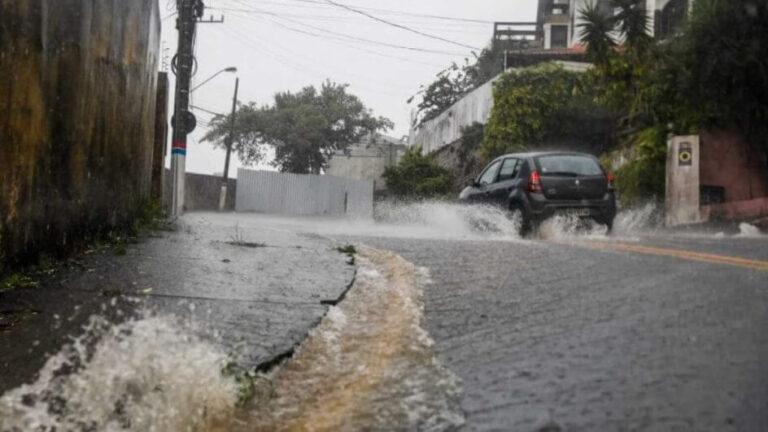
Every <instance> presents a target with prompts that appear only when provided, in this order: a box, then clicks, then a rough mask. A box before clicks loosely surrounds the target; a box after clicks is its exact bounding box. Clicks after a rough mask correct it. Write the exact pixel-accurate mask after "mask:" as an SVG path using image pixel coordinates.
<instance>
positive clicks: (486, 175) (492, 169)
mask: <svg viewBox="0 0 768 432" xmlns="http://www.w3.org/2000/svg"><path fill="white" fill-rule="evenodd" d="M499 165H501V161H496V162H494V163H492V164H490V165H489V166H488V168H486V169H485V171H483V174H482V175H481V176H480V179H479V180H478V181H477V183H478V184H480V186H485V185H489V184H491V183H493V182H495V181H496V173H497V172H498V171H499Z"/></svg>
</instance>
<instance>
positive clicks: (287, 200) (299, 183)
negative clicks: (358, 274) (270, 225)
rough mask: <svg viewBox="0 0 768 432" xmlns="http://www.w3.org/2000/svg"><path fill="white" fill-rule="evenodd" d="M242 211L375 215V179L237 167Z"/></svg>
mask: <svg viewBox="0 0 768 432" xmlns="http://www.w3.org/2000/svg"><path fill="white" fill-rule="evenodd" d="M237 181H238V187H237V199H236V204H235V208H236V210H237V211H238V212H243V211H251V212H259V213H272V214H287V215H297V216H309V215H322V216H343V215H348V216H355V217H372V215H373V182H371V181H366V180H352V179H345V178H340V177H334V176H329V175H323V176H318V175H303V174H289V173H278V172H272V171H252V170H247V169H242V168H241V169H239V170H238V171H237Z"/></svg>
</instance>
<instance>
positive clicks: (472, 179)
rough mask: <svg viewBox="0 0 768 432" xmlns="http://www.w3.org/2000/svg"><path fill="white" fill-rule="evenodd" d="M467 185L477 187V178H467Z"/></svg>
mask: <svg viewBox="0 0 768 432" xmlns="http://www.w3.org/2000/svg"><path fill="white" fill-rule="evenodd" d="M467 186H469V187H477V179H475V178H474V177H472V178H470V179H469V180H467Z"/></svg>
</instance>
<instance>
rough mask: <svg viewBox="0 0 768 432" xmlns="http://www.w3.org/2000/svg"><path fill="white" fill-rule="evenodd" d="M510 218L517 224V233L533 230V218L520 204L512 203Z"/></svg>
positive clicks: (522, 234)
mask: <svg viewBox="0 0 768 432" xmlns="http://www.w3.org/2000/svg"><path fill="white" fill-rule="evenodd" d="M509 218H510V219H512V220H513V221H514V222H515V223H516V224H517V233H518V234H520V235H521V236H524V235H527V234H528V233H530V232H531V227H532V226H531V219H530V218H529V217H528V216H527V215H526V214H525V211H524V210H523V208H522V207H521V206H520V205H519V204H512V205H511V206H510V207H509Z"/></svg>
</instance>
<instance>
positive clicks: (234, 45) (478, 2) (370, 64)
mask: <svg viewBox="0 0 768 432" xmlns="http://www.w3.org/2000/svg"><path fill="white" fill-rule="evenodd" d="M160 1H161V6H160V9H161V16H163V17H166V18H165V19H164V20H163V46H164V47H165V49H166V50H167V56H168V58H170V57H172V56H173V54H174V53H175V51H176V40H177V38H176V29H175V17H173V16H171V14H173V13H174V11H175V6H174V5H175V3H176V2H175V1H171V0H160ZM334 2H336V3H339V4H343V5H347V6H349V7H352V8H355V9H359V10H361V11H363V12H366V13H368V14H370V15H373V16H375V17H378V18H382V19H384V20H387V21H392V22H395V23H397V24H399V25H402V26H404V27H408V28H411V29H413V30H416V31H419V32H423V33H427V34H429V35H432V36H435V37H438V38H442V39H446V40H447V41H442V40H437V39H434V38H430V37H427V36H423V35H419V34H415V33H413V32H411V31H407V30H405V29H401V28H397V27H394V26H390V25H387V24H384V23H381V22H378V21H376V20H374V19H371V18H369V17H366V16H363V15H361V14H358V13H354V12H352V11H349V10H345V9H344V8H341V7H338V6H334V5H331V4H329V3H328V2H326V0H206V1H205V3H206V6H207V7H208V8H207V11H206V18H208V16H210V15H211V14H213V15H214V16H215V17H216V18H218V17H219V16H221V15H224V17H225V22H224V24H202V25H199V26H198V34H197V42H196V56H197V60H198V65H199V68H198V71H197V75H195V77H194V78H193V86H194V85H195V82H197V83H200V82H202V81H203V80H205V79H206V78H208V77H210V76H211V75H212V74H214V73H216V72H217V71H219V70H221V69H223V68H225V67H228V66H236V67H237V68H238V72H237V74H231V73H224V74H221V75H219V76H218V77H216V78H215V79H213V80H212V81H210V82H209V83H207V84H205V85H204V86H203V87H201V88H200V89H199V90H197V91H196V92H195V93H193V95H192V96H193V97H192V103H193V104H194V105H195V106H198V107H200V108H203V109H206V110H209V111H214V112H220V113H226V112H229V110H230V109H231V104H232V94H233V91H234V82H235V76H239V77H240V95H239V97H238V100H239V101H240V102H251V101H255V102H257V103H258V104H260V105H261V104H268V103H271V102H272V97H273V95H274V94H275V93H276V92H278V91H284V90H291V91H296V90H299V89H301V88H302V87H304V86H307V85H315V86H319V85H320V84H321V83H322V82H323V81H324V80H325V79H330V80H332V81H335V82H339V83H347V84H349V91H350V92H351V93H353V94H355V95H357V96H358V97H359V98H360V99H361V100H362V101H363V102H364V103H365V104H366V105H367V106H368V107H369V108H371V109H372V110H373V111H374V113H375V114H376V115H381V116H385V117H388V118H389V119H391V120H392V121H393V122H394V123H395V128H394V129H393V130H391V131H389V132H387V134H389V135H391V136H394V137H397V138H400V137H401V136H403V135H407V134H408V124H409V121H410V120H409V119H410V114H411V110H412V108H413V106H414V105H415V103H414V104H412V105H408V104H407V103H406V101H407V100H408V98H410V97H411V96H412V95H414V94H415V93H417V92H418V91H419V86H420V85H423V84H429V83H430V82H431V81H432V80H433V79H434V77H435V74H437V73H438V72H439V71H441V70H442V69H444V68H446V67H447V66H449V65H450V64H451V62H453V61H456V62H463V61H464V58H466V57H471V55H472V54H471V49H470V48H467V47H466V46H468V47H477V48H478V49H480V48H482V47H484V46H485V45H487V44H488V42H489V40H490V38H491V36H492V34H493V24H492V23H493V22H494V21H535V15H536V5H537V0H387V1H386V2H384V1H374V0H334ZM438 17H448V18H454V19H444V18H438ZM387 44H388V45H397V46H399V47H400V48H396V47H393V46H387ZM170 79H171V91H172V90H173V88H174V83H173V75H172V74H170ZM171 107H172V105H171ZM195 114H196V115H197V117H198V129H197V130H196V131H195V132H193V133H192V134H191V136H190V139H189V144H188V152H187V171H188V172H197V173H205V174H212V173H215V172H221V171H222V170H223V166H224V152H223V151H222V150H214V149H213V148H212V146H211V144H210V143H204V142H200V139H201V137H202V136H203V135H204V133H205V126H206V121H207V120H210V117H211V115H210V114H207V113H205V112H202V111H199V110H198V111H195ZM239 166H241V165H240V163H239V161H237V160H236V158H234V159H233V166H232V169H231V171H230V175H233V176H234V175H235V173H236V169H237V167H239ZM259 168H267V169H271V168H269V167H267V166H266V165H265V166H262V167H259Z"/></svg>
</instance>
